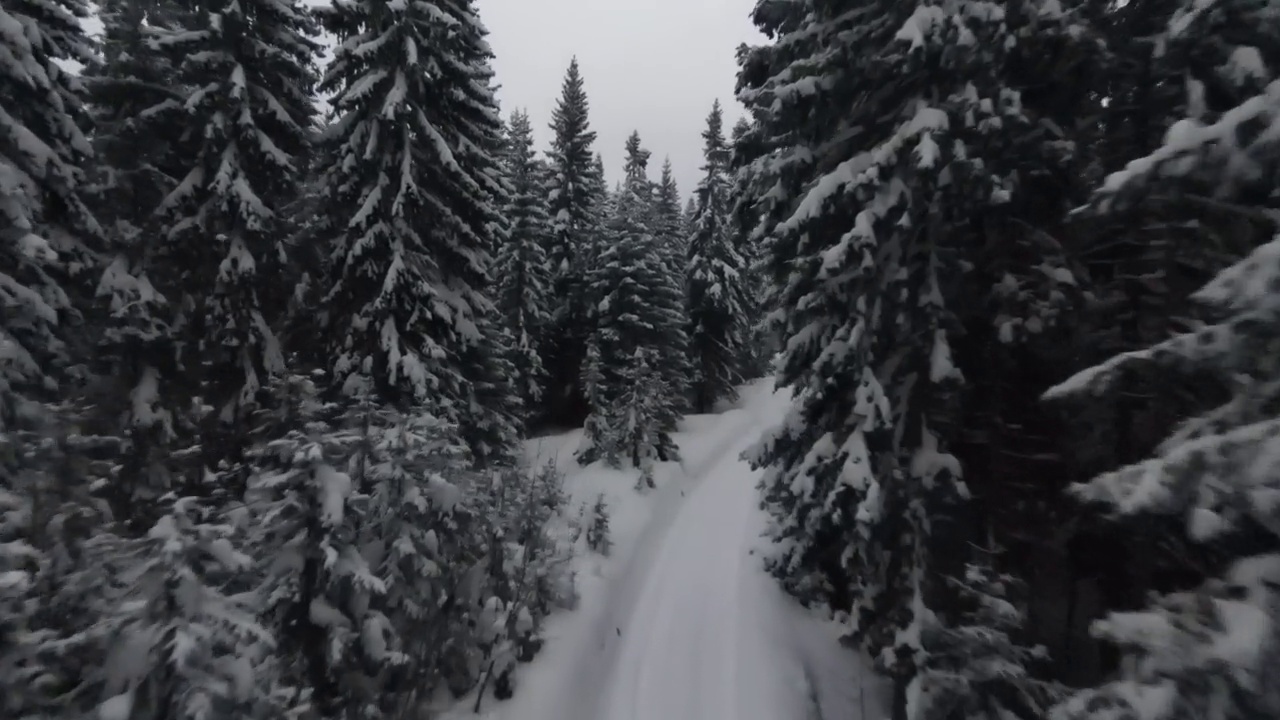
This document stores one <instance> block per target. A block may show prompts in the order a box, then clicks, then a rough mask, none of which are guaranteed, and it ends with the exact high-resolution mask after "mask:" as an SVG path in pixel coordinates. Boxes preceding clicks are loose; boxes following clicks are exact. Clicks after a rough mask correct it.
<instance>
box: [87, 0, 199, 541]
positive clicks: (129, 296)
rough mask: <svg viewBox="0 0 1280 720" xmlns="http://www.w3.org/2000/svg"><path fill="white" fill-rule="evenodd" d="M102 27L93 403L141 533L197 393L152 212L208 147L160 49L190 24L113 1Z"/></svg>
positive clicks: (124, 508)
mask: <svg viewBox="0 0 1280 720" xmlns="http://www.w3.org/2000/svg"><path fill="white" fill-rule="evenodd" d="M99 17H100V18H101V19H102V21H103V54H102V58H101V61H100V62H99V63H95V64H94V65H91V66H90V67H89V68H87V69H86V83H87V85H88V87H89V90H90V101H91V103H92V112H93V120H94V128H95V132H94V146H95V155H96V162H95V163H94V165H93V170H94V173H93V180H92V184H91V186H90V189H91V194H90V202H91V203H92V205H93V208H94V212H95V213H96V214H97V216H98V218H99V219H100V221H101V222H102V223H103V224H104V229H105V231H106V233H107V236H108V239H109V242H110V248H111V257H110V258H109V259H108V260H107V267H106V270H105V272H104V275H103V278H102V280H101V283H100V285H99V288H98V294H99V296H101V297H103V298H104V299H105V303H106V309H107V310H108V312H109V313H110V315H109V317H108V318H107V322H106V325H105V327H104V328H103V334H102V337H101V339H100V344H99V347H98V348H97V351H96V355H97V362H96V363H95V366H96V367H95V370H96V371H97V373H98V374H99V376H100V378H101V380H100V385H101V386H100V387H98V388H97V389H96V390H97V392H95V398H94V399H95V401H96V405H97V409H98V412H99V413H100V414H101V415H102V417H101V418H100V420H101V421H102V422H104V423H106V424H109V425H110V426H112V427H121V428H124V433H122V434H123V435H124V436H125V438H126V440H127V445H126V446H125V447H124V448H123V449H122V450H123V451H122V457H121V460H122V463H121V472H120V473H119V481H118V482H115V483H113V484H112V485H111V492H110V493H109V499H110V501H111V502H112V504H113V508H114V511H115V512H116V513H117V514H118V516H120V517H126V518H129V520H130V522H132V523H134V524H136V525H137V526H138V527H139V528H140V529H141V528H144V527H147V526H148V523H149V522H151V521H154V520H155V519H156V518H155V517H154V516H153V513H151V512H150V511H148V510H147V507H148V506H153V505H154V501H155V499H156V498H157V497H159V495H161V494H163V493H164V492H165V491H166V489H167V488H168V487H169V486H170V485H172V483H173V482H174V477H173V476H174V473H175V472H181V471H182V468H181V467H180V466H177V467H175V463H174V462H173V458H174V457H175V453H174V450H175V447H174V446H173V443H174V442H175V441H178V440H179V435H180V433H183V432H185V431H188V430H189V429H190V426H189V418H184V417H183V415H184V414H185V413H184V412H183V409H184V406H185V405H186V404H187V403H189V402H190V400H191V398H192V396H193V394H194V393H195V392H197V390H198V388H197V387H195V386H194V383H193V382H191V381H192V380H194V378H192V377H188V378H186V379H185V380H184V379H183V378H182V372H181V368H180V355H179V353H178V350H177V343H178V342H179V340H180V337H179V336H178V334H177V332H176V329H175V327H174V325H173V324H172V321H173V320H174V318H175V314H176V307H175V306H174V305H173V304H172V303H171V302H170V298H174V299H181V298H182V297H183V292H182V289H181V287H180V286H178V285H175V284H174V283H173V280H174V279H176V278H177V277H178V276H179V274H180V273H179V270H178V269H176V268H174V267H172V266H171V265H170V264H169V263H170V262H172V261H173V259H174V258H173V254H172V253H169V252H168V251H167V250H166V248H165V244H164V243H163V242H157V238H158V237H159V236H160V235H161V234H162V233H163V231H164V228H165V218H164V217H163V216H162V215H161V214H159V213H156V212H155V211H156V208H158V207H159V206H160V205H161V203H162V202H163V201H164V198H165V197H167V196H168V195H169V193H170V192H172V191H173V190H174V188H175V187H177V184H178V182H179V181H180V180H181V179H182V178H183V176H184V175H185V173H186V165H187V163H189V162H190V159H191V157H192V154H193V153H194V152H196V150H197V149H198V142H199V139H198V138H195V137H192V136H191V135H190V134H188V132H187V113H186V109H185V104H184V100H185V97H186V94H187V93H188V92H189V91H190V89H189V88H188V87H186V86H184V85H181V84H177V83H175V78H176V74H177V71H178V66H179V64H180V61H181V58H180V57H179V56H178V55H177V54H175V53H172V52H168V51H165V50H163V49H161V48H158V47H156V46H155V43H154V40H155V38H156V33H157V32H165V31H173V30H174V29H176V28H179V27H182V24H183V23H186V22H189V21H190V19H191V15H190V13H189V12H186V11H184V10H183V8H182V7H181V6H180V5H178V4H177V3H174V2H171V1H170V0H155V1H153V2H136V1H135V0H108V1H107V2H103V3H101V5H100V9H99ZM184 421H185V427H184ZM179 526H180V524H179Z"/></svg>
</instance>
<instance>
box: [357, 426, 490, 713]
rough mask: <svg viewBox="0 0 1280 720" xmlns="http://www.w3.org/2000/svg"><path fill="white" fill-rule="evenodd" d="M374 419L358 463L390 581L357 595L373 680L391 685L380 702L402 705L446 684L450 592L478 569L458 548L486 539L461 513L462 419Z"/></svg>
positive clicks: (375, 545) (365, 549) (370, 526)
mask: <svg viewBox="0 0 1280 720" xmlns="http://www.w3.org/2000/svg"><path fill="white" fill-rule="evenodd" d="M367 427H368V430H367V432H368V433H369V434H370V440H371V443H370V447H369V450H368V454H367V455H366V456H363V457H357V458H354V462H352V463H351V464H350V465H349V468H350V470H351V474H352V479H353V482H354V483H355V485H356V487H357V492H359V493H361V494H364V495H367V496H368V506H367V509H366V510H365V511H364V513H363V516H362V521H361V523H360V547H361V553H362V555H363V557H364V558H365V559H366V560H367V561H368V562H369V564H370V566H371V567H370V570H371V572H372V574H373V575H374V576H375V577H377V578H378V579H379V580H380V581H381V582H382V584H383V586H384V587H385V588H386V591H385V593H376V594H374V593H369V592H368V591H366V592H365V595H364V597H363V599H361V600H357V601H356V602H355V603H353V605H355V606H357V607H360V608H361V610H362V611H363V612H362V616H361V617H359V618H356V620H357V622H358V624H359V628H360V635H361V652H362V653H363V654H364V659H365V666H364V668H363V672H364V673H366V675H367V676H368V680H367V682H368V683H369V685H370V686H372V687H374V688H376V689H377V690H379V691H381V697H377V695H375V696H374V697H375V698H377V699H376V703H377V705H378V708H379V710H380V711H381V712H383V713H387V714H391V715H399V714H403V713H405V712H408V711H409V710H410V709H411V708H414V707H416V706H417V703H418V702H420V700H421V698H423V697H428V696H429V695H430V694H431V693H432V692H433V691H434V690H435V689H436V688H438V687H439V686H440V685H441V684H442V682H441V676H442V669H441V661H442V656H443V653H442V649H443V646H444V645H445V644H446V639H447V638H448V636H449V633H450V631H451V630H455V629H456V626H457V620H456V618H451V617H449V608H448V604H447V601H448V599H449V594H450V592H451V591H452V588H454V587H456V586H457V585H458V584H459V583H460V582H461V581H462V578H461V575H462V574H463V573H465V572H466V571H467V570H469V569H470V567H469V566H468V565H466V564H465V563H462V564H459V563H458V560H459V558H458V557H457V555H458V554H459V553H458V552H457V551H458V548H459V546H462V547H464V548H465V547H466V546H467V545H468V544H469V543H474V542H475V541H476V540H477V538H476V537H473V536H471V535H468V534H466V533H463V532H460V528H459V527H458V525H457V523H456V519H457V518H456V517H454V515H453V512H454V509H455V507H456V506H457V505H458V503H459V502H460V500H461V498H462V490H461V489H460V488H459V487H457V486H456V485H454V484H453V483H454V482H455V481H457V480H458V479H460V478H463V477H465V472H464V467H465V465H466V462H467V452H468V451H467V448H466V447H465V446H464V445H462V444H461V443H460V442H459V441H458V440H457V437H458V432H457V430H456V429H454V428H450V427H448V426H447V425H446V424H445V423H443V422H441V421H439V420H437V419H435V418H433V417H431V416H429V415H426V414H421V413H415V414H413V415H411V416H410V415H404V414H401V413H398V412H395V411H394V410H389V409H380V410H378V411H377V412H375V413H374V415H373V417H372V418H371V419H370V420H369V421H368V422H367ZM461 554H462V555H464V557H465V555H466V553H465V552H463V553H461ZM371 700H372V698H371Z"/></svg>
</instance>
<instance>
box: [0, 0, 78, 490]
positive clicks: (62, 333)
mask: <svg viewBox="0 0 1280 720" xmlns="http://www.w3.org/2000/svg"><path fill="white" fill-rule="evenodd" d="M88 16H89V6H88V3H86V2H83V1H82V0H42V1H35V0H15V1H14V2H6V3H5V5H4V7H3V8H0V51H3V55H0V97H2V98H4V106H3V107H2V108H0V137H2V138H4V140H3V142H2V143H0V305H2V306H3V307H4V308H5V311H4V312H5V319H4V322H3V323H2V324H0V433H3V432H5V431H6V430H7V429H8V428H10V427H12V425H13V423H14V422H15V421H16V420H18V416H19V415H20V414H23V413H24V412H26V411H27V410H25V409H24V406H25V404H26V402H27V401H28V400H31V401H35V400H39V399H42V398H48V397H50V396H51V393H52V392H53V391H54V390H55V389H56V388H57V387H58V385H59V382H60V381H63V380H65V379H66V378H65V377H62V373H63V372H64V371H65V370H66V369H67V366H68V364H69V362H70V353H71V349H70V348H69V347H68V341H69V340H71V339H72V336H71V335H70V334H69V333H68V330H69V329H70V327H71V326H72V325H73V324H74V322H75V320H76V318H77V316H78V315H79V313H80V311H81V310H82V309H83V307H84V306H83V304H82V303H77V299H83V297H84V295H85V292H84V290H87V289H90V288H91V287H92V282H93V280H96V277H95V278H93V279H90V278H89V274H90V273H93V272H95V271H96V270H97V268H98V264H97V260H96V258H95V253H96V251H98V250H100V249H101V239H102V230H101V228H100V227H99V225H98V223H97V221H96V220H95V219H94V218H93V216H92V214H91V213H90V211H89V209H88V207H87V206H86V205H85V202H84V197H83V188H82V185H83V172H82V170H81V167H82V166H83V164H84V163H85V161H86V160H87V159H88V157H89V153H90V147H89V143H88V141H87V140H86V139H85V135H84V132H83V129H82V128H83V126H84V124H85V122H86V120H87V116H86V112H85V108H84V94H85V91H84V87H83V85H82V84H81V81H80V79H79V78H77V77H76V76H75V75H73V74H70V73H68V72H66V71H65V70H63V68H62V66H61V65H59V63H61V62H77V63H82V64H88V63H90V62H92V60H93V49H92V46H91V44H90V42H89V39H88V38H87V37H86V36H85V34H84V30H83V28H82V27H81V25H80V21H81V19H83V18H87V17H88ZM82 286H83V287H82ZM0 472H2V470H0ZM2 480H3V477H2V476H0V481H2Z"/></svg>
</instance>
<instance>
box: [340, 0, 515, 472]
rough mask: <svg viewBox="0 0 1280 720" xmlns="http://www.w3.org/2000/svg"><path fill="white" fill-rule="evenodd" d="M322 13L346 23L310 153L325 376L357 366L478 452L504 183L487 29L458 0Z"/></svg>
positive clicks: (484, 424) (497, 431)
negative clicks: (322, 252)
mask: <svg viewBox="0 0 1280 720" xmlns="http://www.w3.org/2000/svg"><path fill="white" fill-rule="evenodd" d="M322 20H323V22H324V24H325V27H326V28H327V29H328V30H329V31H330V32H332V33H334V34H335V35H337V36H339V37H342V38H345V40H344V42H343V44H342V45H340V46H339V47H338V49H337V51H336V52H335V56H334V61H333V64H332V65H331V66H330V67H329V69H328V72H327V74H326V76H325V80H324V83H323V85H322V89H326V90H328V89H332V90H335V91H336V92H337V97H336V98H335V100H334V102H333V105H334V108H335V113H336V115H337V120H336V122H335V123H334V124H333V125H332V126H331V128H330V129H329V130H328V131H327V132H326V135H325V138H324V143H323V152H324V154H323V159H322V161H321V173H322V184H323V193H324V195H325V209H326V216H325V218H324V220H323V223H322V227H321V233H322V235H323V236H324V237H325V238H326V240H327V242H329V243H330V244H331V247H332V251H331V257H332V258H333V263H332V270H331V277H330V279H329V282H328V286H329V288H330V289H329V291H328V294H327V296H326V298H325V303H326V304H327V305H328V309H327V313H328V327H329V331H328V333H329V342H330V343H331V344H332V352H333V371H334V381H335V382H337V383H338V384H339V385H342V386H350V387H353V388H354V387H359V386H360V384H361V382H362V381H361V380H360V379H359V378H360V377H361V376H368V377H369V378H370V379H371V380H372V382H373V383H374V388H375V389H376V392H377V393H378V395H379V396H380V397H382V398H384V399H386V400H389V401H393V402H405V403H417V404H424V405H425V406H426V407H427V408H429V409H430V411H431V412H432V413H434V414H436V415H437V416H439V417H440V418H441V419H442V420H445V421H446V422H449V423H450V424H453V425H456V426H458V427H459V430H460V432H463V433H464V434H466V435H467V441H468V445H470V446H471V447H472V450H473V452H475V453H476V454H477V456H480V455H485V454H488V453H489V452H492V451H498V452H501V451H500V450H497V448H498V447H500V446H501V445H503V444H504V443H505V442H507V440H504V439H502V438H501V437H499V436H504V435H506V434H507V433H506V430H504V429H503V428H502V427H501V426H502V425H503V424H504V423H505V422H506V421H505V420H499V419H497V418H493V417H483V416H485V415H486V414H487V413H488V412H489V411H490V410H492V409H493V408H492V404H491V403H481V402H479V400H478V395H479V394H485V393H489V392H490V391H492V393H493V394H494V395H495V397H491V398H490V399H491V400H493V399H497V397H499V396H501V395H502V391H501V390H499V389H496V388H494V387H491V386H494V385H495V384H496V383H497V380H495V379H494V375H495V371H494V368H493V366H492V364H493V363H495V362H500V358H497V357H496V356H495V352H496V346H497V341H496V340H495V339H494V338H493V337H492V336H493V334H494V333H496V332H497V330H496V328H494V327H493V326H492V318H491V317H490V316H491V314H492V312H493V306H492V304H491V303H490V301H489V300H488V299H487V298H486V297H485V295H484V293H485V292H486V289H487V286H488V285H489V282H490V280H489V273H490V271H491V268H490V258H491V254H490V253H491V252H492V251H493V250H494V249H495V248H494V247H493V245H494V238H493V234H494V229H495V227H496V225H497V222H498V216H497V211H496V208H495V203H496V202H498V201H500V200H501V199H502V197H503V189H502V187H501V182H500V178H499V176H498V174H497V171H498V166H497V160H496V154H497V153H498V152H499V149H500V136H499V133H500V129H501V122H500V120H499V118H498V116H497V113H496V105H495V101H494V99H493V91H492V88H491V87H490V84H489V81H490V78H491V72H490V70H489V68H488V60H489V50H488V47H487V45H486V44H485V41H484V35H485V31H484V29H483V27H482V26H481V25H480V23H479V20H478V18H477V17H476V15H475V13H474V11H473V10H472V8H471V4H470V3H469V2H450V3H441V4H438V5H429V6H427V5H424V6H419V5H412V6H404V7H399V6H396V7H391V8H382V7H381V6H380V5H378V4H377V3H376V2H372V1H369V2H344V3H340V4H338V5H335V6H333V7H331V8H326V9H324V10H323V11H322ZM445 27H449V28H452V29H451V30H450V33H451V37H452V38H453V40H452V41H451V42H450V43H449V44H447V45H442V44H440V43H437V42H435V41H434V40H433V39H432V38H434V36H435V35H434V34H435V33H437V32H441V31H442V28H445ZM427 66H431V67H437V68H439V69H440V71H439V72H438V73H423V72H422V71H421V68H422V67H427ZM423 138H430V139H433V140H432V141H430V142H424V141H423V140H422V139H423ZM481 386H488V387H487V389H486V387H481ZM486 405H487V407H486Z"/></svg>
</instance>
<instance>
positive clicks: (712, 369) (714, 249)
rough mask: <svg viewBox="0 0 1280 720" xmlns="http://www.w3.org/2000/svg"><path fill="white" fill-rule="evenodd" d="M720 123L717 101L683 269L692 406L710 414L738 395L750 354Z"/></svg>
mask: <svg viewBox="0 0 1280 720" xmlns="http://www.w3.org/2000/svg"><path fill="white" fill-rule="evenodd" d="M722 123H723V116H722V114H721V111H720V102H719V101H716V103H715V105H713V106H712V108H711V114H710V115H708V116H707V129H706V130H704V131H703V133H702V139H703V141H704V143H705V144H704V146H703V158H704V164H703V172H704V173H705V174H704V175H703V178H702V180H701V182H699V183H698V189H697V192H696V194H695V197H696V198H697V209H696V210H695V212H694V219H693V232H692V234H691V235H690V237H689V242H688V248H689V257H688V263H687V267H686V270H685V287H686V291H687V292H688V304H689V344H690V351H691V352H690V355H691V357H692V359H693V407H694V409H695V410H696V411H697V412H703V413H705V412H710V411H711V409H712V408H713V407H714V406H715V403H716V401H718V400H732V399H734V398H735V397H736V396H737V389H736V386H737V385H738V383H740V382H741V381H742V378H743V373H742V371H741V367H740V366H741V363H742V360H743V358H744V356H745V354H746V350H745V344H746V334H747V333H746V326H745V321H746V307H745V306H746V302H745V297H744V291H745V288H744V286H743V282H744V281H745V280H746V279H747V276H746V262H745V261H744V260H743V258H742V256H741V255H739V254H738V251H737V248H736V247H734V237H733V234H732V232H731V230H732V229H731V226H730V223H729V192H730V183H729V177H728V163H729V149H728V147H727V146H726V145H725V140H724V133H723V129H722V127H723V125H722Z"/></svg>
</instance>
